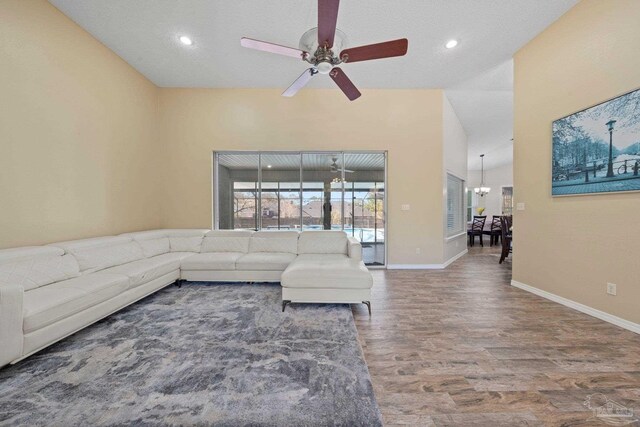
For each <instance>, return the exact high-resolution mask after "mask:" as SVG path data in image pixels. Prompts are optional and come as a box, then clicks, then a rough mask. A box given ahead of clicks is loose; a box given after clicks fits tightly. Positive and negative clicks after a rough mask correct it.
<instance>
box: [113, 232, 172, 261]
mask: <svg viewBox="0 0 640 427" xmlns="http://www.w3.org/2000/svg"><path fill="white" fill-rule="evenodd" d="M120 236H125V237H131V238H132V239H133V240H135V241H136V242H138V243H139V244H140V247H141V248H142V253H144V256H145V257H146V258H151V257H154V256H157V255H162V254H166V253H167V252H170V251H171V245H170V244H169V237H167V236H168V233H167V230H148V231H137V232H134V233H125V234H121V235H120Z"/></svg>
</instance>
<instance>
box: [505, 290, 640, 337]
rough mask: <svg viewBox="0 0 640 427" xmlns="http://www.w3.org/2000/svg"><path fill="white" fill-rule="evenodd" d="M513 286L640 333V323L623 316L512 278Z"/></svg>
mask: <svg viewBox="0 0 640 427" xmlns="http://www.w3.org/2000/svg"><path fill="white" fill-rule="evenodd" d="M511 286H514V287H516V288H519V289H522V290H524V291H527V292H531V293H532V294H536V295H538V296H540V297H542V298H546V299H548V300H550V301H553V302H557V303H558V304H562V305H564V306H566V307H569V308H573V309H574V310H578V311H580V312H582V313H585V314H588V315H589V316H593V317H595V318H597V319H600V320H604V321H605V322H609V323H612V324H614V325H616V326H620V327H621V328H624V329H627V330H629V331H631V332H635V333H636V334H640V324H638V323H634V322H631V321H629V320H625V319H623V318H621V317H618V316H614V315H613V314H609V313H605V312H604V311H600V310H598V309H595V308H592V307H589V306H587V305H584V304H580V303H579V302H575V301H572V300H570V299H567V298H565V297H561V296H558V295H556V294H552V293H551V292H547V291H543V290H542V289H538V288H534V287H533V286H529V285H525V284H524V283H521V282H518V281H517V280H512V281H511Z"/></svg>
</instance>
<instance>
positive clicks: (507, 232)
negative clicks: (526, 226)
mask: <svg viewBox="0 0 640 427" xmlns="http://www.w3.org/2000/svg"><path fill="white" fill-rule="evenodd" d="M512 225H513V217H512V216H511V215H505V216H503V217H501V218H500V226H501V228H502V229H501V231H500V233H501V235H502V253H501V254H500V262H499V264H502V262H503V261H504V260H505V259H506V258H507V257H508V256H509V253H511V252H512V251H513V248H512V247H511V240H512V239H513V234H512V232H511V226H512Z"/></svg>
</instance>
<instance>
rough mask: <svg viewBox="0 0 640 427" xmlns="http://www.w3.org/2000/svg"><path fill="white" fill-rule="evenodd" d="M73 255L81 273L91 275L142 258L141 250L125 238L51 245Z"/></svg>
mask: <svg viewBox="0 0 640 427" xmlns="http://www.w3.org/2000/svg"><path fill="white" fill-rule="evenodd" d="M51 246H55V247H59V248H62V249H64V250H65V251H66V252H67V253H70V254H71V255H73V256H74V257H75V258H76V260H77V261H78V264H79V265H80V271H81V272H82V273H91V272H94V271H99V270H103V269H105V268H109V267H113V266H116V265H122V264H126V263H129V262H133V261H137V260H139V259H143V258H144V253H143V252H142V248H141V247H140V245H139V244H138V242H135V241H133V240H132V239H131V237H127V236H117V237H116V236H108V237H96V238H93V239H83V240H74V241H71V242H61V243H52V244H51Z"/></svg>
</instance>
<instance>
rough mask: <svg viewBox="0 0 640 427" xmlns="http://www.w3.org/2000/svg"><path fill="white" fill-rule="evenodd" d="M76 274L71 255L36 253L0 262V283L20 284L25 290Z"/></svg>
mask: <svg viewBox="0 0 640 427" xmlns="http://www.w3.org/2000/svg"><path fill="white" fill-rule="evenodd" d="M78 276H80V268H79V266H78V262H77V261H76V259H75V258H74V257H73V255H59V254H58V255H37V256H34V257H29V258H24V257H23V258H18V259H15V260H12V261H8V262H4V263H1V264H0V284H17V285H22V287H23V288H24V290H25V291H28V290H31V289H35V288H39V287H40V286H45V285H49V284H51V283H55V282H60V281H62V280H67V279H72V278H74V277H78Z"/></svg>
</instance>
